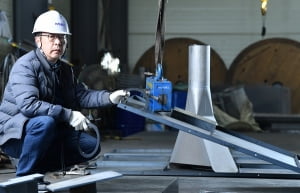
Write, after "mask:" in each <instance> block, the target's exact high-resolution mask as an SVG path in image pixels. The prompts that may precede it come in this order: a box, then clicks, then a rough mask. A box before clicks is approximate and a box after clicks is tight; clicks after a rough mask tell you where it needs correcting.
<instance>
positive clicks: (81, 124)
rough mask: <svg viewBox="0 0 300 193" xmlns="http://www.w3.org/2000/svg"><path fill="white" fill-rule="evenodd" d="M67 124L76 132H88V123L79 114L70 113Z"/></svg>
mask: <svg viewBox="0 0 300 193" xmlns="http://www.w3.org/2000/svg"><path fill="white" fill-rule="evenodd" d="M69 123H70V125H71V126H73V127H74V128H75V130H76V131H81V130H84V131H86V130H88V124H89V123H90V121H89V120H88V119H87V118H86V117H85V116H84V115H83V114H82V113H81V112H79V111H72V114H71V117H70V121H69Z"/></svg>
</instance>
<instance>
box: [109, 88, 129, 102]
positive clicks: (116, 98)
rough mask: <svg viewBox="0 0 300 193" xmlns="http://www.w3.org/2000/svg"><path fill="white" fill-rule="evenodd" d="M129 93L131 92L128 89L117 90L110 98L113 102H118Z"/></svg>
mask: <svg viewBox="0 0 300 193" xmlns="http://www.w3.org/2000/svg"><path fill="white" fill-rule="evenodd" d="M129 95H130V93H129V92H128V91H126V90H116V91H114V92H112V93H111V94H110V95H109V99H110V101H111V102H112V103H113V104H118V103H119V102H120V100H121V99H122V97H125V96H129Z"/></svg>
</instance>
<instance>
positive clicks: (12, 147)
mask: <svg viewBox="0 0 300 193" xmlns="http://www.w3.org/2000/svg"><path fill="white" fill-rule="evenodd" d="M32 33H33V34H34V39H35V43H36V45H37V49H35V50H33V51H30V52H29V53H27V54H25V55H24V56H22V57H20V58H19V59H18V60H17V62H16V63H15V64H14V65H13V67H12V69H11V72H10V76H9V80H8V83H7V85H6V87H5V91H4V94H3V101H2V103H1V105H0V145H1V149H2V150H3V151H4V152H5V153H6V154H8V155H9V156H11V157H13V158H18V159H19V162H18V165H17V171H16V175H17V176H24V175H29V174H32V173H46V172H47V171H53V170H57V169H60V168H61V167H62V165H63V164H64V165H66V166H71V165H74V164H77V163H81V162H84V161H87V160H86V159H85V158H84V157H82V156H81V155H80V153H79V151H78V141H79V144H80V147H81V149H82V150H83V151H84V152H87V153H89V152H92V151H93V150H94V148H95V145H96V143H97V141H96V139H95V138H94V137H92V136H90V135H88V134H86V133H84V132H83V133H82V134H81V135H78V132H79V131H80V130H87V129H88V124H89V120H88V119H87V118H86V117H85V116H84V115H83V114H81V112H80V111H79V109H80V108H96V107H101V106H105V105H110V104H117V103H119V101H120V99H121V98H122V97H123V96H125V95H126V91H124V90H117V91H114V92H112V93H110V92H107V91H104V90H102V91H95V90H89V89H87V88H86V87H84V85H83V84H81V83H78V82H77V80H76V79H75V77H74V75H73V71H72V68H71V67H70V66H68V65H66V64H64V63H61V62H60V60H59V59H60V58H61V57H62V56H63V55H64V53H65V50H66V46H67V36H68V35H71V34H70V32H69V28H68V24H67V21H66V19H65V18H64V17H63V16H62V15H61V14H60V13H58V12H57V11H54V10H51V11H47V12H45V13H43V14H41V15H40V16H39V17H38V18H37V19H36V21H35V24H34V28H33V32H32ZM79 136H80V137H79ZM78 138H80V139H78ZM99 152H100V148H99V150H98V153H99ZM95 156H96V155H95ZM62 158H63V159H62Z"/></svg>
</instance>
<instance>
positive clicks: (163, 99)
mask: <svg viewBox="0 0 300 193" xmlns="http://www.w3.org/2000/svg"><path fill="white" fill-rule="evenodd" d="M146 91H147V94H148V95H149V101H148V102H149V103H148V110H149V111H152V112H156V111H171V108H172V82H170V81H168V80H167V79H164V78H163V77H162V65H161V64H158V65H157V68H156V75H155V76H151V77H147V78H146Z"/></svg>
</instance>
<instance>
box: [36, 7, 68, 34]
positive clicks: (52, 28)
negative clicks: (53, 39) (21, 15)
mask: <svg viewBox="0 0 300 193" xmlns="http://www.w3.org/2000/svg"><path fill="white" fill-rule="evenodd" d="M38 32H48V33H53V34H66V35H71V33H70V31H69V27H68V22H67V20H66V19H65V18H64V16H62V15H61V14H60V13H58V12H57V11H55V10H50V11H47V12H45V13H43V14H41V15H40V16H39V17H38V18H37V19H36V20H35V23H34V26H33V31H32V33H33V34H34V33H38Z"/></svg>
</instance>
